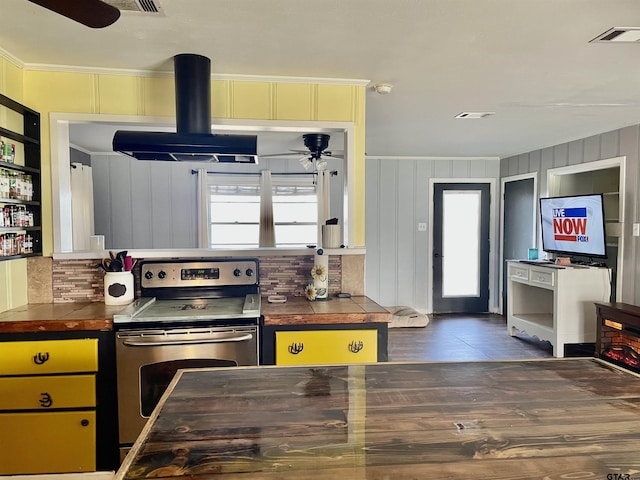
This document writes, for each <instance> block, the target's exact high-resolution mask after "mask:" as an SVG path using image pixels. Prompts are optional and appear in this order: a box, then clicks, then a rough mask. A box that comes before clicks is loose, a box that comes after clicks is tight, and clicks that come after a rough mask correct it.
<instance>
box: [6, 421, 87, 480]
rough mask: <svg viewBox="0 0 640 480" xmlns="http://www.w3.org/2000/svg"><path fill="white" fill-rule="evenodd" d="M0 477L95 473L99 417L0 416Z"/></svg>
mask: <svg viewBox="0 0 640 480" xmlns="http://www.w3.org/2000/svg"><path fill="white" fill-rule="evenodd" d="M0 445H2V448H0V475H15V474H35V473H66V472H92V471H95V469H96V454H95V452H96V414H95V411H90V412H48V413H40V412H36V413H3V414H0Z"/></svg>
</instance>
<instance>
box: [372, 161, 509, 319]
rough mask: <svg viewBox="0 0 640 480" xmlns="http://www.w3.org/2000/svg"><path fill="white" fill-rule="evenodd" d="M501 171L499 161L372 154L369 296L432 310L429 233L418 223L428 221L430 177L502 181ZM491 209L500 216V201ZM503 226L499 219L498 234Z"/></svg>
mask: <svg viewBox="0 0 640 480" xmlns="http://www.w3.org/2000/svg"><path fill="white" fill-rule="evenodd" d="M499 175H500V162H499V161H498V160H494V161H483V160H431V159H424V160H422V159H388V158H384V159H380V158H375V157H372V158H367V161H366V177H365V187H366V217H365V219H366V238H367V256H366V268H365V272H366V281H365V287H366V289H365V293H366V295H367V296H368V297H370V298H371V299H373V300H374V301H376V302H377V303H379V304H380V305H383V306H387V307H392V306H409V307H412V308H414V309H416V310H418V311H422V312H427V311H428V309H429V304H428V299H429V297H430V295H431V293H430V292H431V286H430V285H429V283H428V279H429V269H430V268H431V255H430V253H429V251H428V246H429V238H428V232H419V231H418V230H417V224H418V223H420V222H425V223H427V224H428V223H429V204H430V202H431V199H430V198H429V181H430V179H432V178H438V179H448V178H452V179H453V178H465V179H473V178H491V179H495V180H496V184H497V183H498V182H497V179H498V178H499ZM492 208H493V210H492V212H493V214H494V215H496V216H497V215H498V209H499V202H497V201H495V200H494V201H493V203H492ZM496 218H497V217H496ZM498 228H499V224H498V223H497V222H496V231H495V232H494V236H495V238H496V239H497V238H498ZM497 267H498V266H497V265H496V268H497ZM496 271H498V270H496ZM496 282H497V280H495V282H494V283H495V285H494V286H493V288H497V283H496Z"/></svg>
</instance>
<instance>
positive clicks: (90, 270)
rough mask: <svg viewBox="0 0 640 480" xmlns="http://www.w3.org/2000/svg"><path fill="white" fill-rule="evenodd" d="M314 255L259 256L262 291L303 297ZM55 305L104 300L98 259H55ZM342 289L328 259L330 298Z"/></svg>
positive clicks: (337, 266)
mask: <svg viewBox="0 0 640 480" xmlns="http://www.w3.org/2000/svg"><path fill="white" fill-rule="evenodd" d="M313 263H314V257H313V256H311V255H299V256H273V257H260V292H261V293H262V294H263V295H274V294H279V295H290V296H303V295H304V292H303V289H304V286H305V285H307V284H308V283H311V268H312V267H313ZM52 276H53V282H52V283H53V302H54V303H65V302H102V301H104V291H103V290H104V286H103V277H104V276H103V274H102V273H100V272H99V271H98V270H97V269H96V260H54V261H53V264H52ZM134 277H135V279H136V295H137V296H139V294H140V293H139V285H140V284H139V280H138V279H139V278H140V276H139V272H138V271H134ZM341 286H342V257H341V256H339V255H332V256H330V257H329V295H334V294H336V293H339V292H340V290H341Z"/></svg>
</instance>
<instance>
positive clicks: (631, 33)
mask: <svg viewBox="0 0 640 480" xmlns="http://www.w3.org/2000/svg"><path fill="white" fill-rule="evenodd" d="M614 42H615V43H625V42H626V43H629V42H631V43H636V42H640V27H613V28H610V29H609V30H607V31H606V32H604V33H601V34H600V35H598V36H597V37H596V38H594V39H593V40H591V41H590V42H589V43H614Z"/></svg>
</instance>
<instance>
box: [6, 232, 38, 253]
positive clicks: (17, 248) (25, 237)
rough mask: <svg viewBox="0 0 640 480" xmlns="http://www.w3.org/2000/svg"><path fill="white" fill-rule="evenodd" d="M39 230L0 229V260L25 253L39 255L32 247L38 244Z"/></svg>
mask: <svg viewBox="0 0 640 480" xmlns="http://www.w3.org/2000/svg"><path fill="white" fill-rule="evenodd" d="M40 238H41V236H40V232H39V231H34V232H22V233H20V232H7V233H3V232H1V231H0V260H6V259H8V258H12V257H13V258H15V257H18V256H25V255H39V252H38V251H36V250H35V248H34V247H36V246H39V244H40Z"/></svg>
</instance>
